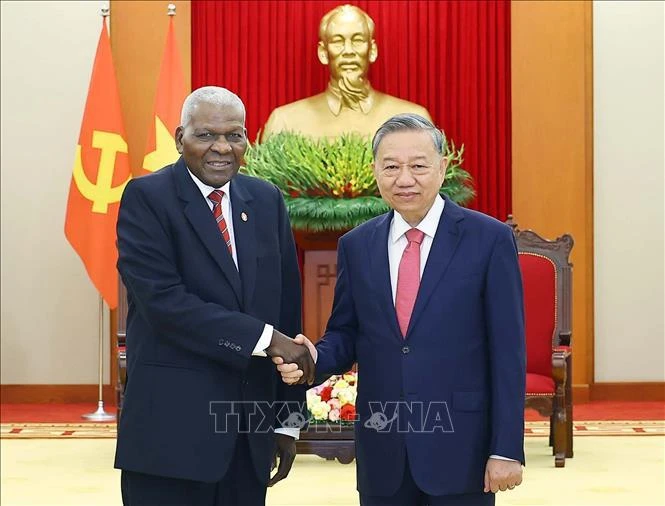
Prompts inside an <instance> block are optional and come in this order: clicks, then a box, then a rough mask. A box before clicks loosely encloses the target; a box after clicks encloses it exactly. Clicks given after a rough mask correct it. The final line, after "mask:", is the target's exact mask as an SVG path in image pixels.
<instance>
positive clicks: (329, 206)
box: [243, 132, 475, 232]
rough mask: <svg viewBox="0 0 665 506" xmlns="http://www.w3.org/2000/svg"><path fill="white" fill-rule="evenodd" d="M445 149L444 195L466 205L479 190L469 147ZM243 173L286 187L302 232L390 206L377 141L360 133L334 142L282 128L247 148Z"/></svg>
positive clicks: (348, 224)
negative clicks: (468, 167) (377, 164)
mask: <svg viewBox="0 0 665 506" xmlns="http://www.w3.org/2000/svg"><path fill="white" fill-rule="evenodd" d="M445 153H446V155H447V156H448V157H449V158H450V162H449V165H448V170H447V171H446V178H445V180H444V182H443V185H442V187H441V193H442V194H443V195H446V196H447V197H448V198H450V199H452V200H453V201H454V202H456V203H458V204H465V203H466V202H468V201H470V200H471V199H472V198H473V196H474V195H475V191H474V190H473V187H472V186H471V176H470V175H469V173H468V172H466V171H465V170H464V169H463V168H462V167H461V165H462V162H463V154H464V146H462V147H461V148H459V149H457V148H456V147H455V144H454V143H448V144H446V147H445ZM243 172H244V173H246V174H249V175H252V176H257V177H260V178H262V179H265V180H267V181H270V182H271V183H273V184H275V185H276V186H277V187H278V188H279V189H280V190H282V193H283V194H284V199H285V201H286V207H287V209H288V212H289V217H290V220H291V225H292V227H293V228H294V229H296V230H304V231H310V232H319V231H326V230H327V231H343V230H349V229H351V228H353V227H356V226H358V225H360V224H361V223H364V222H365V221H367V220H369V219H371V218H374V217H375V216H379V215H380V214H383V213H385V212H387V211H388V210H389V207H388V205H387V204H386V203H385V202H384V201H383V199H381V196H380V194H379V190H378V188H377V186H376V181H375V179H374V174H373V171H372V146H371V143H370V141H369V139H367V138H366V137H362V136H360V135H358V134H348V135H343V136H341V137H338V138H336V139H334V140H328V139H313V138H311V137H307V136H304V135H301V134H295V133H292V132H281V133H278V134H276V135H274V136H272V137H270V138H269V139H267V140H266V141H265V142H262V143H256V144H254V145H252V146H250V147H249V148H248V149H247V153H246V154H245V167H244V168H243Z"/></svg>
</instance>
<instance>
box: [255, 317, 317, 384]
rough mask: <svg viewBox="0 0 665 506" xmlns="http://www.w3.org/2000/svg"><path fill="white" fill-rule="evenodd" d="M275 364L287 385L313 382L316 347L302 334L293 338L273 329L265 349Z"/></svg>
mask: <svg viewBox="0 0 665 506" xmlns="http://www.w3.org/2000/svg"><path fill="white" fill-rule="evenodd" d="M265 352H266V354H267V355H268V356H269V357H271V358H272V361H273V363H274V364H275V365H277V370H278V371H279V372H280V374H281V375H282V381H283V382H284V383H286V384H288V385H302V384H304V383H307V384H308V385H311V384H312V383H314V374H315V370H316V366H315V363H316V358H317V352H316V348H315V347H314V345H313V344H312V342H311V341H310V340H309V339H307V338H306V337H305V336H304V335H302V334H298V335H297V336H296V338H295V339H291V338H290V337H287V336H285V335H284V334H282V333H281V332H279V331H277V330H273V333H272V339H271V340H270V346H268V347H267V348H266V350H265Z"/></svg>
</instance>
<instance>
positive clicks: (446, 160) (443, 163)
mask: <svg viewBox="0 0 665 506" xmlns="http://www.w3.org/2000/svg"><path fill="white" fill-rule="evenodd" d="M449 163H450V157H449V156H447V155H443V156H442V157H441V162H440V164H441V165H439V170H441V183H442V184H443V180H444V179H446V170H448V164H449Z"/></svg>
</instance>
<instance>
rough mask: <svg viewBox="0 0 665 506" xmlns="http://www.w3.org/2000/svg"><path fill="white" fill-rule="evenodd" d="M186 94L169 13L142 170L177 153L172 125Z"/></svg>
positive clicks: (164, 162)
mask: <svg viewBox="0 0 665 506" xmlns="http://www.w3.org/2000/svg"><path fill="white" fill-rule="evenodd" d="M186 96H187V88H186V86H185V76H184V74H183V72H182V64H181V63H180V52H179V51H178V45H177V43H176V38H175V27H174V20H173V16H170V19H169V30H168V33H167V35H166V46H165V47H164V55H163V57H162V66H161V69H160V71H159V81H157V93H156V95H155V108H154V109H153V119H152V122H151V125H150V130H149V133H148V144H147V147H146V154H145V157H144V158H143V170H144V171H146V172H154V171H156V170H158V169H161V168H162V167H164V166H165V165H168V164H170V163H173V162H175V161H176V160H177V159H178V157H179V156H180V155H179V154H178V151H177V150H176V147H175V129H176V128H177V127H178V125H180V109H181V107H182V103H183V102H184V100H185V97H186Z"/></svg>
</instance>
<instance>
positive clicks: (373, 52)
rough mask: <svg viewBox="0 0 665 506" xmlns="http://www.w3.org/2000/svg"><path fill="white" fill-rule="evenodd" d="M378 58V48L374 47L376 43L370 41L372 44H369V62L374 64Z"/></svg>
mask: <svg viewBox="0 0 665 506" xmlns="http://www.w3.org/2000/svg"><path fill="white" fill-rule="evenodd" d="M378 57H379V47H378V46H377V45H376V41H375V40H374V39H372V42H370V43H369V62H370V63H374V62H375V61H376V59H377V58H378Z"/></svg>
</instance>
